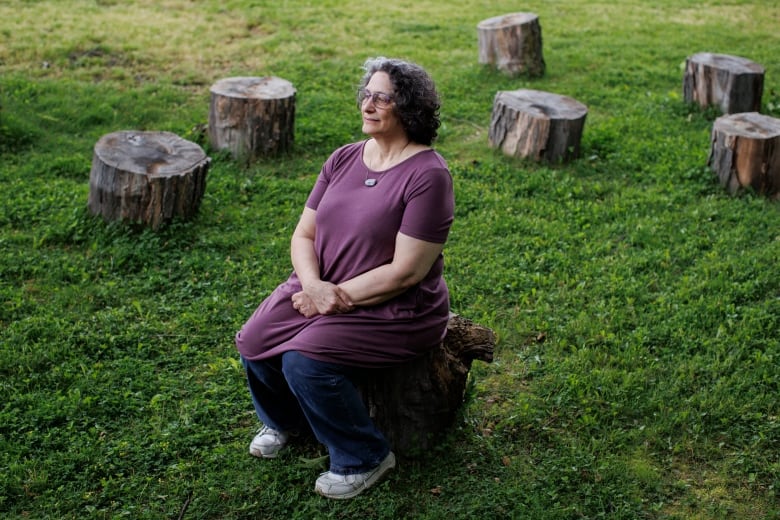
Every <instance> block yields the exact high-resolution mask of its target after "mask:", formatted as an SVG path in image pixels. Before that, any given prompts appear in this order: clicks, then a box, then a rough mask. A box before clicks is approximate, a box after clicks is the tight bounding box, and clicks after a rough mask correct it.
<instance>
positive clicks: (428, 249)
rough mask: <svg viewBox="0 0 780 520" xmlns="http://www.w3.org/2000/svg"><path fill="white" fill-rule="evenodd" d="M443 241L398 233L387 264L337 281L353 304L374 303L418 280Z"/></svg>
mask: <svg viewBox="0 0 780 520" xmlns="http://www.w3.org/2000/svg"><path fill="white" fill-rule="evenodd" d="M443 249H444V244H437V243H434V242H426V241H424V240H418V239H416V238H412V237H410V236H408V235H404V234H403V233H398V234H397V235H396V239H395V253H394V254H393V260H392V262H390V263H389V264H385V265H380V266H379V267H377V268H375V269H372V270H370V271H366V272H365V273H363V274H361V275H358V276H356V277H355V278H352V279H351V280H347V281H345V282H342V283H340V284H339V287H340V288H341V289H343V291H344V293H345V294H346V295H347V297H348V299H349V301H350V302H351V303H352V304H353V305H376V304H378V303H382V302H384V301H387V300H389V299H390V298H392V297H394V296H398V295H399V294H401V293H403V292H404V291H406V290H407V289H408V288H410V287H412V286H413V285H415V284H417V283H419V282H420V281H421V280H422V279H423V278H425V275H427V274H428V272H429V271H430V270H431V267H432V266H433V263H434V262H435V261H436V259H437V258H438V257H439V255H440V254H441V252H442V250H443Z"/></svg>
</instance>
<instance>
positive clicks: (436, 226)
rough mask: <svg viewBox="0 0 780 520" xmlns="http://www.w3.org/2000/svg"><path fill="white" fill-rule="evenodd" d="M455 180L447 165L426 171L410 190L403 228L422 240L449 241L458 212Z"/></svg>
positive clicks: (408, 234) (402, 222) (439, 242)
mask: <svg viewBox="0 0 780 520" xmlns="http://www.w3.org/2000/svg"><path fill="white" fill-rule="evenodd" d="M452 184H453V183H452V175H450V172H449V170H448V169H447V168H431V169H427V170H424V171H422V172H421V174H420V175H419V176H417V178H416V179H415V180H414V181H413V183H412V186H411V189H410V190H409V192H408V199H407V200H406V208H405V210H404V214H403V219H402V221H401V227H400V229H399V231H400V232H401V233H403V234H404V235H407V236H410V237H412V238H416V239H418V240H424V241H426V242H433V243H437V244H443V243H445V242H446V241H447V236H448V235H449V231H450V226H451V225H452V220H453V216H454V212H455V197H454V193H453V185H452Z"/></svg>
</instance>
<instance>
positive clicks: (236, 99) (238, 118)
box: [209, 76, 296, 160]
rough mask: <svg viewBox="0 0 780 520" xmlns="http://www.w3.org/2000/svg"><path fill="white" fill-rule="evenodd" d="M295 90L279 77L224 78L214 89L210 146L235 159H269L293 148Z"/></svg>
mask: <svg viewBox="0 0 780 520" xmlns="http://www.w3.org/2000/svg"><path fill="white" fill-rule="evenodd" d="M295 93H296V91H295V88H294V87H293V85H292V83H290V82H289V81H287V80H284V79H281V78H277V77H273V76H270V77H262V78H260V77H235V78H224V79H221V80H219V81H217V82H216V83H215V84H214V85H212V86H211V102H210V105H209V142H210V144H211V146H212V147H214V148H216V149H217V150H229V151H230V153H231V154H232V156H233V158H235V159H243V160H251V159H254V158H257V157H270V156H275V155H279V154H281V153H283V152H287V151H289V150H290V149H291V148H292V144H293V137H294V130H295V128H294V127H295Z"/></svg>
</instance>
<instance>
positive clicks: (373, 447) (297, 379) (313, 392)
mask: <svg viewBox="0 0 780 520" xmlns="http://www.w3.org/2000/svg"><path fill="white" fill-rule="evenodd" d="M365 370H366V369H355V368H353V367H347V366H343V365H338V364H335V363H325V362H322V361H315V360H313V359H311V358H307V357H306V356H304V355H303V354H300V353H298V352H294V351H291V352H285V353H284V354H282V372H283V373H284V377H285V378H286V379H287V382H288V384H289V385H290V389H291V390H292V392H293V393H294V394H295V396H296V397H297V398H298V402H299V403H300V406H301V408H302V409H303V413H304V415H306V419H308V421H309V425H310V426H311V428H312V430H313V431H314V435H315V436H316V437H317V440H319V441H320V442H321V443H323V444H324V445H325V446H326V447H327V448H328V453H329V455H330V471H332V472H333V473H338V474H341V475H348V474H353V473H363V472H365V471H368V470H370V469H372V468H375V467H376V466H378V465H379V463H380V462H382V460H383V459H384V458H385V457H386V456H387V454H388V453H389V452H390V446H389V444H388V443H387V440H386V439H385V437H384V436H383V435H382V433H381V432H380V431H379V430H377V429H376V426H374V423H373V421H372V420H371V417H369V415H368V411H367V410H366V407H365V405H364V404H363V400H362V399H361V398H360V394H359V393H358V391H357V388H356V387H355V385H354V384H353V383H352V380H351V377H353V376H355V375H357V374H359V373H360V372H361V371H363V372H365Z"/></svg>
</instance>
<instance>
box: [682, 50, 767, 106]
mask: <svg viewBox="0 0 780 520" xmlns="http://www.w3.org/2000/svg"><path fill="white" fill-rule="evenodd" d="M763 91H764V67H762V66H761V65H759V64H757V63H753V62H752V61H750V60H748V59H745V58H741V57H739V56H729V55H726V54H711V53H708V52H702V53H699V54H694V55H693V56H691V57H689V58H688V59H686V60H685V74H684V76H683V97H684V99H685V101H686V102H687V103H697V104H698V105H699V106H700V107H702V108H707V107H709V106H717V107H718V108H719V109H720V111H721V112H722V113H723V114H735V113H737V112H760V111H761V96H762V94H763Z"/></svg>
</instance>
